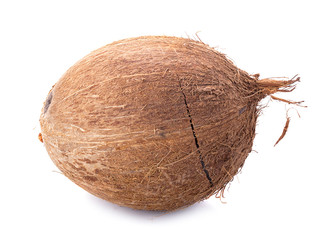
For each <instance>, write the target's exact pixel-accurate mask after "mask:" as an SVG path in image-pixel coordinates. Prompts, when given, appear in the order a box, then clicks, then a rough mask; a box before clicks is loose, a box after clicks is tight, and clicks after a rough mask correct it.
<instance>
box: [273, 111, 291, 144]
mask: <svg viewBox="0 0 323 240" xmlns="http://www.w3.org/2000/svg"><path fill="white" fill-rule="evenodd" d="M289 122H290V117H287V118H286V123H285V126H284V129H283V132H282V134H281V135H280V137H279V138H278V140H277V142H276V143H275V145H274V146H276V145H277V144H278V143H279V142H280V141H281V140H282V139H283V138H284V137H285V135H286V133H287V130H288V127H289Z"/></svg>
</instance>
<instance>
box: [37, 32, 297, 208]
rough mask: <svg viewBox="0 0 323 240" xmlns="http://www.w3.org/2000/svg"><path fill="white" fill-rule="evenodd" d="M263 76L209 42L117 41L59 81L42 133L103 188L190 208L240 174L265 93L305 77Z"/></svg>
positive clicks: (139, 202) (88, 185)
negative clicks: (245, 68) (279, 78)
mask: <svg viewBox="0 0 323 240" xmlns="http://www.w3.org/2000/svg"><path fill="white" fill-rule="evenodd" d="M258 77H259V75H249V74H248V73H247V72H245V71H243V70H241V69H239V68H237V67H236V66H235V65H234V64H233V63H232V62H231V61H230V60H228V59H227V58H226V56H225V55H224V54H222V53H220V52H218V51H216V50H215V49H213V48H211V47H209V46H208V45H206V44H204V43H202V42H201V41H195V40H192V39H186V38H177V37H165V36H162V37H161V36H146V37H138V38H131V39H125V40H121V41H117V42H114V43H111V44H109V45H106V46H104V47H102V48H100V49H98V50H95V51H93V52H92V53H90V54H89V55H87V56H86V57H84V58H83V59H81V60H80V61H78V62H77V63H76V64H75V65H74V66H72V67H71V68H70V69H69V70H68V71H67V72H66V73H65V74H64V75H63V76H62V78H61V79H60V80H59V81H58V82H57V83H56V84H55V86H54V87H53V88H52V90H51V91H50V92H49V94H48V97H47V99H46V101H45V103H44V107H43V109H42V113H41V117H40V124H41V135H40V139H41V140H42V141H43V142H44V145H45V147H46V149H47V151H48V153H49V155H50V157H51V159H52V160H53V162H54V163H55V164H56V166H57V167H58V168H59V169H60V170H61V171H62V173H63V174H64V175H65V176H67V177H68V178H69V179H70V180H72V181H73V182H74V183H76V184H77V185H79V186H80V187H82V188H83V189H85V190H86V191H88V192H90V193H92V194H94V195H95V196H98V197H100V198H103V199H105V200H108V201H110V202H113V203H116V204H119V205H121V206H127V207H130V208H134V209H145V210H174V209H178V208H182V207H186V206H189V205H191V204H194V203H196V202H198V201H201V200H203V199H206V198H208V197H210V196H211V195H213V194H217V193H220V192H221V191H222V190H223V189H224V188H225V186H226V185H227V184H228V183H229V182H230V181H231V180H232V179H233V177H234V176H235V175H236V174H237V173H238V171H239V170H240V169H241V167H242V166H243V164H244V162H245V159H246V158H247V156H248V154H249V153H250V151H251V150H252V144H253V139H254V137H255V126H256V121H257V116H258V115H259V107H258V105H259V101H260V100H261V99H263V98H264V97H266V96H267V95H271V94H273V93H275V92H278V91H291V90H293V84H294V83H295V81H297V80H298V79H296V80H286V81H275V80H272V79H263V80H259V79H258Z"/></svg>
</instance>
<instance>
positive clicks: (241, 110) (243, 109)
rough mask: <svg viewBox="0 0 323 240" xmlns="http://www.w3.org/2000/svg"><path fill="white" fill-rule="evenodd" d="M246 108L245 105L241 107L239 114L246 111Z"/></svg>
mask: <svg viewBox="0 0 323 240" xmlns="http://www.w3.org/2000/svg"><path fill="white" fill-rule="evenodd" d="M246 109H247V106H244V107H243V108H241V109H240V110H239V115H241V114H242V113H244V112H245V111H246Z"/></svg>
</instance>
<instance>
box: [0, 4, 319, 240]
mask: <svg viewBox="0 0 323 240" xmlns="http://www.w3.org/2000/svg"><path fill="white" fill-rule="evenodd" d="M320 2H321V1H311V0H307V1H284V0H280V1H273V0H272V1H248V0H244V1H202V0H199V1H189V0H186V1H175V0H171V1H169V0H163V1H135V0H134V1H121V0H119V1H94V0H91V1H68V0H65V1H33V0H29V1H14V0H13V1H4V0H1V1H0V26H1V27H0V34H1V37H0V81H1V84H0V113H1V117H0V136H1V144H0V154H1V155H0V184H1V185H0V186H1V187H0V239H323V234H322V225H323V224H322V222H323V219H322V216H323V208H322V203H323V197H322V184H323V177H322V176H323V174H322V169H323V157H322V152H321V151H322V146H321V145H322V135H323V131H322V124H321V116H322V114H321V113H322V98H321V97H322V87H323V85H322V80H323V79H322V78H323V76H322V75H323V74H322V63H323V61H322V55H323V48H322V43H323V37H322V23H323V17H322V6H321V5H320ZM199 31H200V32H199ZM196 32H199V33H198V35H199V37H200V38H201V39H202V40H203V41H204V42H205V43H207V44H209V45H211V46H213V47H216V48H217V49H218V50H220V51H222V52H224V53H226V54H227V55H228V56H229V57H230V58H231V59H232V60H233V61H234V62H235V64H236V65H237V66H238V67H239V68H241V69H243V70H245V71H247V72H249V73H251V74H254V73H260V74H261V77H263V78H265V77H280V76H286V77H293V76H294V75H295V74H299V76H300V77H301V80H302V81H301V82H300V83H299V84H298V86H297V89H296V90H295V91H294V92H292V93H287V94H284V95H278V96H280V97H284V98H287V99H292V100H305V101H306V102H305V105H308V106H309V107H308V108H297V107H294V109H292V110H290V111H289V112H288V113H289V116H290V117H291V123H290V128H289V131H288V133H287V135H286V137H285V138H284V139H283V140H282V141H281V142H280V143H279V144H278V145H277V146H276V147H273V145H274V143H275V141H276V140H277V139H278V137H279V135H280V134H281V132H282V129H283V127H284V124H285V120H286V109H289V108H291V107H292V106H288V105H287V104H285V103H281V102H277V101H270V99H269V98H267V99H265V100H264V101H263V104H267V103H268V107H267V108H265V109H264V111H263V114H262V115H261V116H260V118H259V122H258V125H257V136H256V139H255V143H254V150H255V151H257V152H252V153H251V154H250V155H249V157H248V159H247V161H246V164H245V166H244V168H243V170H242V172H241V173H240V174H239V175H238V176H237V177H236V178H235V180H234V181H233V182H232V184H231V185H230V188H229V189H228V190H227V191H225V196H226V198H225V199H223V201H225V202H226V204H224V203H221V201H220V200H219V199H216V198H215V197H211V198H210V199H208V200H206V201H204V202H202V203H199V204H195V205H194V206H192V207H189V208H186V209H183V210H179V211H176V212H173V213H167V214H163V213H153V212H144V211H135V210H131V209H127V208H123V207H119V206H116V205H113V204H110V203H108V202H105V201H103V200H100V199H98V198H96V197H93V196H91V195H90V194H88V193H87V192H85V191H84V190H82V189H81V188H79V187H77V186H76V185H74V184H73V183H72V182H71V181H69V180H68V179H67V178H66V177H64V176H63V175H62V174H60V173H58V172H57V169H56V167H55V166H54V164H53V163H52V161H51V160H50V158H49V157H48V155H47V153H46V150H45V148H44V147H43V145H42V144H41V143H40V142H39V141H38V139H37V135H38V133H39V123H38V119H39V115H40V110H41V107H42V104H43V101H44V100H45V98H46V95H47V93H48V91H49V90H50V88H51V86H52V85H53V84H54V83H55V82H56V81H57V80H58V79H59V78H60V76H61V75H62V74H63V73H64V72H65V71H66V70H67V69H68V68H69V67H70V66H71V65H72V64H74V63H75V62H76V61H77V60H79V59H80V58H81V57H83V56H84V55H86V54H87V53H89V52H90V51H92V50H94V49H96V48H98V47H101V46H103V45H105V44H108V43H110V42H112V41H115V40H119V39H122V38H127V37H135V36H140V35H173V36H179V37H180V36H182V37H186V36H189V37H192V38H194V36H195V33H196ZM297 111H298V112H299V114H300V116H301V118H299V117H298V114H297Z"/></svg>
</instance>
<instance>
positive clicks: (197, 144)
mask: <svg viewBox="0 0 323 240" xmlns="http://www.w3.org/2000/svg"><path fill="white" fill-rule="evenodd" d="M179 87H180V89H181V93H182V94H183V98H184V103H185V107H186V111H187V115H188V118H189V120H190V125H191V129H192V133H193V137H194V142H195V146H196V150H197V153H198V155H199V158H200V163H201V165H202V169H203V171H204V173H205V176H206V178H207V180H208V181H209V183H210V187H213V185H214V184H213V182H212V179H211V177H210V174H209V171H208V170H207V169H206V167H205V162H204V160H203V157H202V153H201V150H200V145H199V142H198V140H197V137H196V132H195V129H194V125H193V119H192V115H191V112H190V109H189V107H188V104H187V99H186V95H185V93H184V90H183V88H182V84H181V81H180V80H179Z"/></svg>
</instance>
